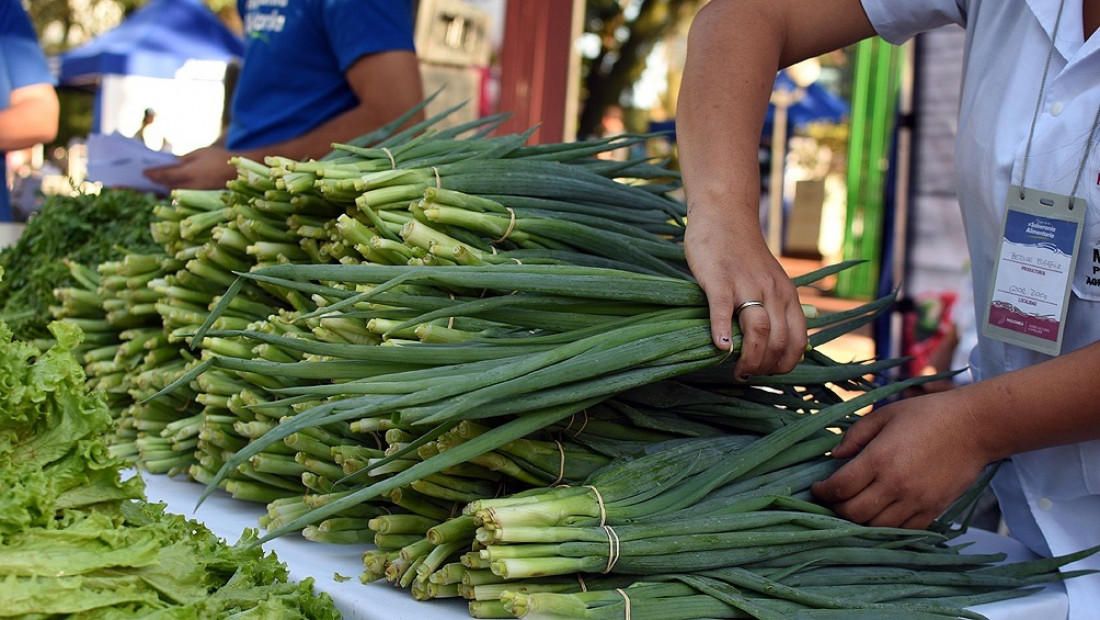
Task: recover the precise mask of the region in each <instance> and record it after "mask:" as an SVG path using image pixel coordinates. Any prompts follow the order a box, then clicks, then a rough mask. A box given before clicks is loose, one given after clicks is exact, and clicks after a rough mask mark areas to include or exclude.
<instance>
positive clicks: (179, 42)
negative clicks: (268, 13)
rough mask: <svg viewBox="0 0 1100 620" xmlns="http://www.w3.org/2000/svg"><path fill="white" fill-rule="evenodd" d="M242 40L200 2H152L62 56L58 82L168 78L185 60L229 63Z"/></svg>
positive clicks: (76, 83)
mask: <svg viewBox="0 0 1100 620" xmlns="http://www.w3.org/2000/svg"><path fill="white" fill-rule="evenodd" d="M243 52H244V44H243V43H242V41H241V39H240V38H239V37H237V36H236V35H235V34H233V33H232V32H231V31H230V30H229V29H228V28H226V27H225V25H224V24H222V23H221V21H219V20H218V18H217V16H216V15H214V13H213V12H212V11H211V10H210V9H209V8H207V7H206V5H204V4H203V3H202V2H201V0H151V1H150V2H149V3H148V4H146V5H145V6H143V7H141V8H140V9H138V10H136V11H134V12H133V14H131V15H130V17H128V18H127V19H126V20H125V21H123V22H122V23H121V24H120V25H119V26H118V27H116V28H114V29H113V30H110V31H108V32H106V33H104V34H102V35H100V36H98V37H96V38H94V39H92V40H91V41H89V42H88V43H86V44H84V45H82V46H80V47H78V48H75V49H72V50H70V51H68V52H66V53H64V54H62V55H61V59H60V60H61V62H60V69H59V72H58V81H59V83H60V84H61V85H62V86H82V85H90V84H95V83H96V81H97V80H98V79H99V77H100V76H102V75H107V74H114V75H142V76H147V77H159V78H171V77H174V76H175V73H176V71H178V70H179V69H180V67H182V66H183V65H184V63H186V62H187V61H188V60H217V61H229V60H231V59H233V58H234V57H239V56H240V55H241V54H242V53H243Z"/></svg>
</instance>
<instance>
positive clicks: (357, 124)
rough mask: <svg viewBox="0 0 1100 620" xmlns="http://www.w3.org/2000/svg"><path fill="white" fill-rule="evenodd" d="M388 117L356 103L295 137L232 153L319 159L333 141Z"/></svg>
mask: <svg viewBox="0 0 1100 620" xmlns="http://www.w3.org/2000/svg"><path fill="white" fill-rule="evenodd" d="M391 120H393V119H392V118H388V119H385V120H382V119H381V118H379V117H378V115H377V114H376V113H373V112H372V111H371V110H369V109H365V106H363V105H359V106H356V107H355V108H352V109H350V110H347V111H346V112H344V113H342V114H340V115H339V116H336V117H333V118H332V119H330V120H328V121H326V122H324V123H322V124H321V125H319V126H317V127H316V128H314V129H313V130H311V131H309V132H307V133H305V134H303V135H301V136H298V137H296V138H292V139H290V140H286V141H284V142H278V143H275V144H269V145H267V146H263V147H259V148H255V149H247V150H236V151H233V154H234V155H240V156H242V157H246V158H248V159H253V160H256V161H263V158H264V157H267V156H269V155H278V156H280V157H287V158H290V159H296V160H306V159H319V158H321V157H323V156H324V155H326V154H327V153H328V152H329V151H331V150H332V145H333V143H336V142H347V141H349V140H351V139H353V138H357V137H359V136H360V135H363V134H365V133H368V132H370V131H373V130H374V129H377V128H378V127H381V126H382V125H384V124H385V123H386V122H388V121H391Z"/></svg>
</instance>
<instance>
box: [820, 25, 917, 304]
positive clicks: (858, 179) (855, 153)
mask: <svg viewBox="0 0 1100 620" xmlns="http://www.w3.org/2000/svg"><path fill="white" fill-rule="evenodd" d="M900 58H901V54H900V48H898V47H895V46H892V45H889V44H888V43H886V42H885V41H883V40H882V39H878V38H876V39H868V40H866V41H862V42H860V43H859V44H858V45H857V47H856V53H855V74H854V76H853V87H852V115H851V131H850V137H849V149H848V172H847V180H848V210H847V217H846V220H847V221H846V228H845V238H844V244H843V256H844V259H845V260H851V259H862V260H864V261H866V262H864V263H863V264H862V265H860V266H858V267H856V268H854V269H849V270H845V271H843V272H841V273H840V274H838V276H837V286H836V294H837V295H838V296H839V297H845V298H871V297H873V296H874V295H875V294H876V292H877V290H876V289H877V284H878V277H879V266H880V265H881V261H882V245H883V238H884V236H885V231H884V230H883V223H884V221H885V208H886V200H885V196H884V194H883V192H884V189H885V187H886V178H887V177H886V175H887V174H889V173H890V170H889V160H890V157H889V155H890V149H891V147H892V142H893V135H894V125H895V122H896V107H897V98H898V87H899V84H900V68H901V63H900Z"/></svg>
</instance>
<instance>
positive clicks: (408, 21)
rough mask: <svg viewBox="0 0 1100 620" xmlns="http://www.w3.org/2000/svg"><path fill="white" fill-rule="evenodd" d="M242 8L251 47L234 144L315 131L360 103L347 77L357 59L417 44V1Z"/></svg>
mask: <svg viewBox="0 0 1100 620" xmlns="http://www.w3.org/2000/svg"><path fill="white" fill-rule="evenodd" d="M237 8H238V10H239V11H240V13H241V17H242V19H243V20H244V35H245V52H244V59H243V60H242V63H243V64H242V65H241V67H242V68H241V75H240V79H239V81H238V83H237V90H236V92H235V94H234V96H233V106H232V115H231V122H230V125H229V131H228V134H227V136H226V145H227V146H228V148H230V149H251V148H258V147H263V146H267V145H270V144H275V143H278V142H282V141H285V140H289V139H291V138H296V137H298V136H301V135H302V134H305V133H307V132H308V131H309V130H311V129H313V128H314V127H316V126H318V125H320V124H322V123H324V122H325V121H327V120H329V119H331V118H333V117H334V116H336V115H338V114H340V113H341V112H344V111H346V110H348V109H350V108H352V107H354V106H355V105H356V104H357V103H358V101H359V100H358V98H357V97H356V96H355V93H354V91H352V90H351V88H350V87H349V86H348V84H347V81H346V80H345V78H344V72H345V71H346V70H347V69H348V67H350V66H351V65H352V64H354V63H355V61H356V60H358V59H359V58H361V57H362V56H365V55H367V54H374V53H378V52H385V51H392V50H413V23H412V15H413V13H412V3H411V1H410V0H238V2H237ZM385 87H386V85H385V84H380V85H379V88H385Z"/></svg>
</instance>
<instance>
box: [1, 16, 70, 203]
mask: <svg viewBox="0 0 1100 620" xmlns="http://www.w3.org/2000/svg"><path fill="white" fill-rule="evenodd" d="M57 124H58V102H57V92H56V91H55V90H54V78H53V75H52V74H51V73H50V69H49V66H48V65H47V64H46V55H45V54H44V53H43V52H42V48H41V47H40V46H39V45H38V37H37V35H35V33H34V28H33V27H32V26H31V20H30V17H28V16H27V12H26V10H25V9H24V8H23V5H22V4H20V2H19V0H0V175H2V176H3V177H4V179H5V183H4V186H3V187H2V188H0V222H10V221H12V211H11V204H10V201H9V197H8V185H7V182H6V179H7V176H8V175H7V157H6V155H7V152H8V151H14V150H17V149H25V148H27V147H30V146H34V145H36V144H42V143H44V142H50V141H51V140H53V139H54V138H56V137H57Z"/></svg>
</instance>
